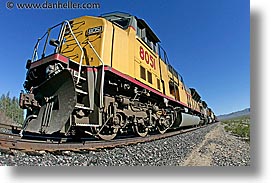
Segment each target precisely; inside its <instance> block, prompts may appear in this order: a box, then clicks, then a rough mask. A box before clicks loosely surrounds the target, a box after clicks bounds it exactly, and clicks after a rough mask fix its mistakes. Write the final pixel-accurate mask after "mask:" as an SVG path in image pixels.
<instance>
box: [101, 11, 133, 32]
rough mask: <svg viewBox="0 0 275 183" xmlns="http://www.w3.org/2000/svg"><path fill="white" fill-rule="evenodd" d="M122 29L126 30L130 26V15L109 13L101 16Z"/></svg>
mask: <svg viewBox="0 0 275 183" xmlns="http://www.w3.org/2000/svg"><path fill="white" fill-rule="evenodd" d="M102 17H103V18H105V19H106V20H108V21H110V22H112V23H114V24H115V25H117V26H119V27H120V28H122V29H127V28H128V27H129V24H130V20H131V15H129V14H124V13H111V14H105V15H103V16H102Z"/></svg>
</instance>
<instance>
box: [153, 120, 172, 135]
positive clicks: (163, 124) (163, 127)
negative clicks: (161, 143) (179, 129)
mask: <svg viewBox="0 0 275 183" xmlns="http://www.w3.org/2000/svg"><path fill="white" fill-rule="evenodd" d="M172 125H173V123H172V121H171V120H170V119H165V118H164V117H161V118H160V119H159V122H158V126H157V128H158V131H159V133H161V134H164V133H165V132H166V131H167V130H168V129H169V128H170V127H171V126H172Z"/></svg>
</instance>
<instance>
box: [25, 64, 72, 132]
mask: <svg viewBox="0 0 275 183" xmlns="http://www.w3.org/2000/svg"><path fill="white" fill-rule="evenodd" d="M33 93H34V95H35V96H36V100H38V101H40V106H41V107H40V109H39V112H38V115H37V117H36V118H32V119H30V118H29V119H28V118H27V119H26V121H25V124H24V126H25V130H26V131H28V132H33V133H42V134H53V133H55V132H59V131H60V130H61V129H62V128H63V127H64V126H65V124H66V122H67V121H68V119H69V117H70V114H71V113H72V112H73V110H74V107H75V105H76V92H75V86H74V81H73V77H72V75H71V73H70V72H69V71H68V70H66V69H65V70H63V71H61V72H59V73H58V74H56V75H54V76H53V77H51V78H49V79H48V80H46V81H45V82H44V83H42V84H41V85H39V86H38V87H37V88H35V89H34V90H33Z"/></svg>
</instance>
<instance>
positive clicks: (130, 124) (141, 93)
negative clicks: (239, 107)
mask: <svg viewBox="0 0 275 183" xmlns="http://www.w3.org/2000/svg"><path fill="white" fill-rule="evenodd" d="M40 45H42V46H40ZM26 69H27V72H26V79H25V81H24V84H23V86H24V91H22V92H21V93H20V99H19V105H20V107H21V108H22V109H26V117H25V120H24V124H23V128H22V131H21V135H23V136H24V135H26V134H36V135H61V136H73V137H79V136H83V135H87V136H93V137H96V138H99V139H103V140H112V139H114V138H115V137H116V136H117V135H118V134H126V135H127V134H132V133H134V134H136V135H138V136H141V137H145V136H147V135H148V133H151V132H152V133H156V132H157V133H161V134H163V133H165V132H166V131H167V130H168V129H177V128H181V127H188V126H198V125H204V124H209V123H212V122H214V121H216V120H217V119H216V116H215V114H214V112H213V111H212V110H211V108H210V107H208V105H207V103H206V102H205V101H203V100H202V99H201V96H200V94H199V93H198V91H197V90H196V89H195V88H189V87H187V85H186V84H185V83H184V81H183V77H182V76H181V75H180V74H179V73H178V72H177V71H176V69H175V68H174V67H173V66H172V65H171V64H170V63H169V60H168V56H167V53H166V51H165V50H164V49H163V48H162V47H161V44H160V39H159V38H158V37H157V35H156V34H155V33H154V31H153V30H152V29H151V28H150V26H149V25H148V24H147V23H146V21H145V20H143V19H140V18H138V17H136V16H134V15H131V14H128V13H122V12H112V13H107V14H103V15H100V16H82V17H78V18H75V19H72V20H65V21H63V22H61V23H59V24H57V25H54V26H53V27H50V28H48V29H47V31H46V33H45V34H44V35H43V36H42V37H41V38H39V39H38V41H37V43H36V44H35V47H34V51H33V55H32V58H31V59H29V60H27V62H26Z"/></svg>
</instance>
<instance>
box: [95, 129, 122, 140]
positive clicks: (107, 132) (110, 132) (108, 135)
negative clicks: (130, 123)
mask: <svg viewBox="0 0 275 183" xmlns="http://www.w3.org/2000/svg"><path fill="white" fill-rule="evenodd" d="M117 132H118V128H113V127H104V128H103V129H102V130H101V131H100V132H98V133H97V136H98V137H99V138H101V139H103V140H112V139H114V138H115V137H116V136H117Z"/></svg>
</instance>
